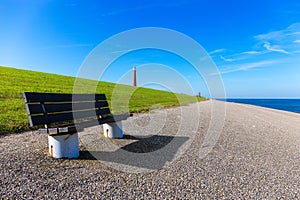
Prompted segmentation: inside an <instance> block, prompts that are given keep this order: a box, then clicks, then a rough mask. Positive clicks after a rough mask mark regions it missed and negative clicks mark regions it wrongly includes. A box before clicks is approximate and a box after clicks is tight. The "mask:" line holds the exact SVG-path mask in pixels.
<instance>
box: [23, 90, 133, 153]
mask: <svg viewBox="0 0 300 200" xmlns="http://www.w3.org/2000/svg"><path fill="white" fill-rule="evenodd" d="M23 97H24V101H25V105H26V111H27V114H28V119H29V124H30V126H38V125H44V128H41V129H39V131H40V133H48V143H49V155H50V156H51V157H54V158H78V156H79V145H78V132H80V131H82V130H83V129H84V128H87V127H91V126H96V125H100V124H103V128H104V126H105V133H106V134H105V136H106V137H112V138H115V137H118V138H120V137H123V131H122V124H121V120H125V119H127V118H128V117H129V116H131V115H130V114H129V113H125V114H116V115H112V113H111V111H110V109H109V105H108V103H107V100H106V96H105V95H104V94H56V93H33V92H24V93H23Z"/></svg>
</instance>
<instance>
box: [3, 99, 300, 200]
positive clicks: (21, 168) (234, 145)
mask: <svg viewBox="0 0 300 200" xmlns="http://www.w3.org/2000/svg"><path fill="white" fill-rule="evenodd" d="M214 103H216V104H217V105H219V106H222V105H226V118H225V123H224V127H223V130H222V132H220V133H219V134H220V135H218V134H216V135H215V136H216V137H215V139H218V140H216V144H215V145H213V148H212V150H211V151H210V152H208V154H207V155H206V156H204V158H202V159H200V157H201V156H199V155H200V154H199V152H201V148H202V147H205V146H206V145H203V143H204V141H205V138H206V139H207V138H208V137H207V134H208V130H209V128H210V127H209V126H210V122H211V118H212V116H213V115H212V113H211V105H212V102H211V101H206V102H201V103H197V104H192V105H190V106H183V107H180V108H172V109H165V110H158V111H153V112H151V113H150V114H149V113H144V114H138V115H135V116H134V117H132V118H130V119H128V120H127V121H124V122H123V128H124V133H125V138H124V139H116V140H111V139H106V138H104V137H103V136H102V135H101V134H100V131H101V128H99V127H92V128H89V129H86V130H85V131H84V132H83V133H80V134H79V139H80V148H81V156H80V158H79V159H73V160H68V159H52V158H50V157H48V155H47V135H39V134H38V133H37V132H35V131H34V132H26V133H23V134H12V135H7V136H0V167H1V171H0V185H1V190H0V197H1V198H2V199H6V198H7V199H36V198H39V199H175V198H177V199H204V198H207V199H238V198H241V199H280V198H282V199H300V115H298V114H293V113H289V112H283V111H277V110H272V109H265V108H259V107H255V106H249V105H241V104H234V103H222V102H215V101H214ZM198 109H199V110H198ZM195 112H196V113H198V115H195ZM218 121H219V122H220V123H221V122H222V119H218ZM211 124H212V125H214V123H211ZM211 144H214V143H211ZM211 144H210V145H211Z"/></svg>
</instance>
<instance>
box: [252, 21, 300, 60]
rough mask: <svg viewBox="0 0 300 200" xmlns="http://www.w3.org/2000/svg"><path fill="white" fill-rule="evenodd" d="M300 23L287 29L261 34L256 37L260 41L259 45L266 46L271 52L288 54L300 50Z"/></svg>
mask: <svg viewBox="0 0 300 200" xmlns="http://www.w3.org/2000/svg"><path fill="white" fill-rule="evenodd" d="M299 34H300V23H295V24H292V25H290V26H289V27H287V28H286V29H282V30H277V31H272V32H269V33H265V34H260V35H257V36H255V37H254V38H255V39H256V40H257V41H258V46H261V47H264V48H265V49H267V50H268V51H270V52H278V53H283V54H288V53H289V52H291V53H294V52H295V51H298V50H300V49H299V45H296V43H300V38H299Z"/></svg>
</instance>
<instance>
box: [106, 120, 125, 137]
mask: <svg viewBox="0 0 300 200" xmlns="http://www.w3.org/2000/svg"><path fill="white" fill-rule="evenodd" d="M103 134H104V137H108V138H123V130H122V122H121V121H118V122H114V123H107V124H103Z"/></svg>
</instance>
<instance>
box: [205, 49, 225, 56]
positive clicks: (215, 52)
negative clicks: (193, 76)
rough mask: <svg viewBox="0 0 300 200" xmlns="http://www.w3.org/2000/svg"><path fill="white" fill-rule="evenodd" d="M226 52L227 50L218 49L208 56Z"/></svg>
mask: <svg viewBox="0 0 300 200" xmlns="http://www.w3.org/2000/svg"><path fill="white" fill-rule="evenodd" d="M224 51H225V49H216V50H213V51H211V52H209V53H208V54H209V55H213V54H217V53H222V52H224Z"/></svg>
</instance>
